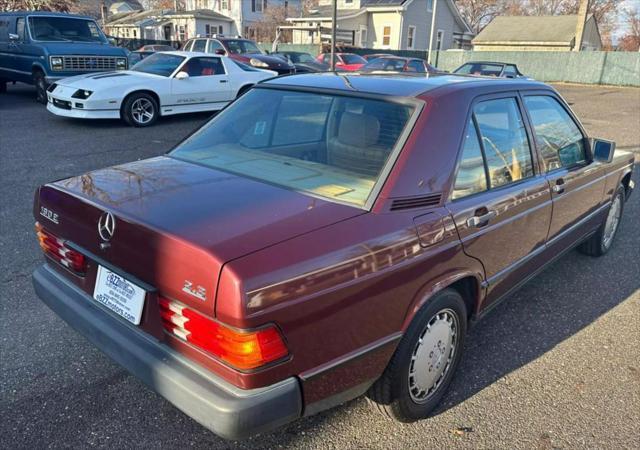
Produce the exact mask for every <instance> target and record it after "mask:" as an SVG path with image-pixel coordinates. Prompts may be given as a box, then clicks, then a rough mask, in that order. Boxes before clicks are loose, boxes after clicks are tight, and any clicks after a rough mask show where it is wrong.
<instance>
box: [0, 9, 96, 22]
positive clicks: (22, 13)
mask: <svg viewBox="0 0 640 450" xmlns="http://www.w3.org/2000/svg"><path fill="white" fill-rule="evenodd" d="M0 16H56V17H70V18H72V19H89V20H94V19H93V18H92V17H89V16H83V15H79V14H67V13H61V12H55V11H11V12H8V11H7V12H0Z"/></svg>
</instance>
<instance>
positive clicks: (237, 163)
mask: <svg viewBox="0 0 640 450" xmlns="http://www.w3.org/2000/svg"><path fill="white" fill-rule="evenodd" d="M414 109H415V107H414V106H412V105H407V104H403V103H395V102H391V101H382V100H377V99H369V98H360V97H346V96H339V95H333V94H318V93H311V92H299V91H288V90H282V89H264V88H262V89H260V88H258V89H253V90H251V91H249V92H248V93H247V94H245V95H244V96H242V97H241V98H240V99H239V100H237V101H236V102H234V103H233V104H232V105H231V106H230V107H229V108H227V109H226V110H224V111H223V112H222V113H220V114H219V115H218V116H217V117H216V118H214V119H213V120H212V121H211V122H209V123H207V124H206V125H205V126H204V127H202V128H201V129H200V130H199V131H198V132H196V133H195V134H194V135H193V136H191V137H190V138H188V139H187V140H186V141H184V142H183V143H182V144H180V145H179V146H178V147H177V148H176V149H175V150H174V151H173V152H172V153H171V155H172V156H174V157H178V158H181V159H185V160H188V161H192V162H197V163H200V164H204V165H207V166H210V167H213V168H216V169H222V170H225V171H228V172H233V173H235V174H239V175H243V176H247V177H250V178H254V179H258V180H261V181H265V182H268V183H272V184H277V185H279V186H283V187H287V188H290V189H294V190H296V191H301V192H304V193H308V194H310V195H313V196H319V197H323V198H326V199H329V200H334V201H337V202H340V203H347V204H352V205H355V206H359V207H365V205H366V203H367V200H368V199H369V197H370V195H371V193H372V192H373V189H374V186H375V185H376V183H377V182H378V179H379V178H380V176H381V174H382V173H383V172H384V171H383V169H384V167H385V165H386V164H387V162H388V161H389V159H390V157H391V155H392V152H393V150H394V148H396V145H397V144H398V141H399V139H400V137H401V136H402V134H403V131H404V130H405V128H406V127H407V124H408V123H409V120H410V118H411V116H412V114H413V111H414Z"/></svg>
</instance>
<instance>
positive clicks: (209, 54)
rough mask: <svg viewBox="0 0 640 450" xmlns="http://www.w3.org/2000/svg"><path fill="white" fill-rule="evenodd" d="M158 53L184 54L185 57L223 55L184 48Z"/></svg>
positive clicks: (218, 56)
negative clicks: (185, 49)
mask: <svg viewBox="0 0 640 450" xmlns="http://www.w3.org/2000/svg"><path fill="white" fill-rule="evenodd" d="M156 53H162V54H163V55H176V56H184V57H192V56H208V57H211V56H215V57H217V58H220V57H221V56H222V55H214V54H212V53H205V52H185V51H182V50H174V51H166V52H156Z"/></svg>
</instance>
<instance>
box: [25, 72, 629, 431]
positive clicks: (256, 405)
mask: <svg viewBox="0 0 640 450" xmlns="http://www.w3.org/2000/svg"><path fill="white" fill-rule="evenodd" d="M613 149H614V145H613V143H611V142H607V141H602V140H590V139H588V137H587V134H586V133H585V131H584V129H583V128H582V126H581V125H580V122H579V121H578V120H577V119H576V117H575V116H574V115H573V113H572V112H571V110H570V109H569V107H568V106H567V104H566V103H565V102H564V100H563V99H562V98H561V97H560V96H559V95H558V93H557V92H556V91H555V90H554V89H553V88H551V87H549V86H547V85H544V84H542V83H537V82H531V81H520V80H515V81H514V80H501V79H484V78H473V77H459V76H451V75H445V76H441V77H432V78H427V77H420V78H416V77H403V76H398V75H395V76H393V77H384V76H368V75H360V76H353V77H352V76H346V77H345V76H344V75H336V74H331V73H326V74H307V75H294V76H291V77H281V78H274V79H271V80H268V81H266V82H263V83H260V84H258V85H256V86H255V87H254V88H253V89H252V90H251V91H249V92H247V93H246V94H245V95H244V96H242V97H240V98H239V99H238V100H237V101H235V102H234V103H233V104H231V106H229V107H228V108H226V109H224V110H223V111H222V112H221V113H220V114H218V115H217V116H216V117H214V118H213V119H212V120H211V121H209V122H208V123H207V124H205V125H204V126H203V127H202V128H201V129H200V130H198V131H196V132H195V133H194V134H192V135H191V136H190V137H188V138H187V139H186V140H184V141H183V142H182V143H181V144H179V145H178V146H177V147H176V148H175V149H174V150H172V151H171V152H169V153H168V154H166V155H165V156H161V157H156V158H152V159H148V160H143V161H136V162H132V163H129V164H124V165H121V166H116V167H110V168H106V169H101V170H95V171H92V172H90V173H88V174H86V175H81V176H77V177H72V178H68V179H64V180H60V181H56V182H53V183H50V184H47V185H44V186H41V187H40V188H38V190H37V192H36V193H35V205H34V215H35V218H36V220H37V224H36V229H37V235H38V239H39V241H40V245H41V247H42V249H43V250H44V254H45V259H46V264H45V265H43V266H41V267H39V268H38V269H36V271H35V273H34V285H35V290H36V292H37V294H38V295H39V296H40V298H41V299H42V300H43V301H44V302H45V303H46V304H47V305H48V306H49V307H50V308H51V309H53V310H54V311H55V312H56V313H57V314H58V315H59V316H61V317H62V318H63V319H64V320H66V321H67V322H68V323H69V324H70V325H71V326H72V327H74V328H76V329H77V330H78V331H79V332H80V333H82V334H84V335H85V336H86V337H87V338H88V339H89V340H90V341H91V342H93V343H94V344H95V345H96V346H97V347H99V348H100V349H101V350H102V351H104V352H105V353H107V354H108V355H109V356H111V357H112V358H113V359H115V360H116V361H117V362H119V363H120V364H122V365H123V366H124V367H126V368H127V369H128V370H129V371H131V372H132V373H133V374H135V375H137V376H138V377H140V378H141V379H142V380H143V381H144V382H146V383H147V384H148V385H149V386H150V387H151V388H153V389H155V390H157V391H158V392H159V393H160V394H161V395H163V396H164V397H166V398H167V399H168V400H169V401H170V402H172V403H173V404H175V405H176V406H177V407H178V408H180V409H181V410H182V411H184V412H186V413H187V414H189V415H190V416H191V417H193V418H194V419H195V420H197V421H198V422H200V423H201V424H202V425H204V426H205V427H207V428H209V429H211V430H213V431H214V432H215V433H218V434H219V435H221V436H224V437H226V438H234V439H235V438H242V437H245V436H248V435H251V434H254V433H258V432H264V431H267V430H271V429H273V428H275V427H278V426H281V425H283V424H285V423H287V422H290V421H292V420H295V419H296V418H298V417H301V416H303V415H305V416H308V415H311V414H314V413H317V412H318V411H321V410H323V409H326V408H329V407H332V406H334V405H337V404H340V403H342V402H344V401H346V400H348V399H350V398H354V397H356V396H358V395H361V394H363V393H365V392H367V393H368V395H369V397H370V398H371V399H372V401H373V402H375V403H377V404H378V407H379V408H378V409H380V410H381V411H382V412H384V413H385V414H387V415H389V416H391V417H394V418H396V419H398V420H400V421H403V422H407V421H414V420H417V419H422V418H425V417H427V416H428V415H429V413H430V412H431V411H432V410H433V409H434V408H435V406H436V405H437V404H438V402H439V401H440V399H441V398H442V396H443V395H444V393H445V391H446V389H447V387H448V386H449V384H450V382H451V379H452V377H453V374H454V372H455V371H456V368H457V366H458V363H459V362H460V358H461V355H462V351H463V348H464V340H465V333H466V331H467V327H468V324H469V323H470V321H473V320H476V319H479V318H481V317H483V316H484V314H485V313H486V312H487V311H489V310H490V309H491V308H492V307H494V306H495V305H496V304H498V302H500V301H501V300H503V299H504V298H506V296H507V295H508V294H509V293H511V292H512V291H513V290H514V289H516V288H517V287H518V286H520V285H522V284H523V283H524V282H525V281H527V280H529V279H530V278H531V277H532V276H534V275H535V274H536V273H538V272H539V271H540V270H542V268H544V267H545V266H547V265H548V264H550V262H552V261H553V260H555V259H556V258H558V257H559V256H560V255H562V254H563V253H564V252H565V251H566V250H568V249H570V248H572V247H574V246H579V248H580V249H581V250H582V251H583V252H585V253H587V254H588V255H594V256H597V255H601V254H603V253H606V252H607V251H608V250H610V249H611V247H612V242H613V239H614V237H615V235H616V232H617V230H618V228H619V224H620V220H621V217H622V212H623V209H624V203H625V199H626V198H627V197H628V196H629V195H630V194H631V191H632V190H633V182H632V181H631V175H632V170H633V164H634V163H633V155H632V154H630V153H627V152H619V153H616V154H615V155H614V154H613ZM586 275H588V274H586ZM559 301H560V300H559ZM567 320H572V319H571V318H570V317H568V318H567ZM511 325H512V326H518V324H511ZM469 376H470V377H471V378H472V377H473V374H469Z"/></svg>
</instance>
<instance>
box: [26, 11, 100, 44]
mask: <svg viewBox="0 0 640 450" xmlns="http://www.w3.org/2000/svg"><path fill="white" fill-rule="evenodd" d="M23 27H24V22H23ZM29 27H30V29H31V36H32V37H33V39H35V40H37V41H49V42H61V41H69V42H72V41H73V42H102V43H106V42H107V39H106V38H105V37H104V35H103V34H102V32H101V31H100V29H99V28H98V25H96V23H95V22H94V21H93V20H85V19H75V18H70V17H60V16H55V17H53V16H32V17H29Z"/></svg>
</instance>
